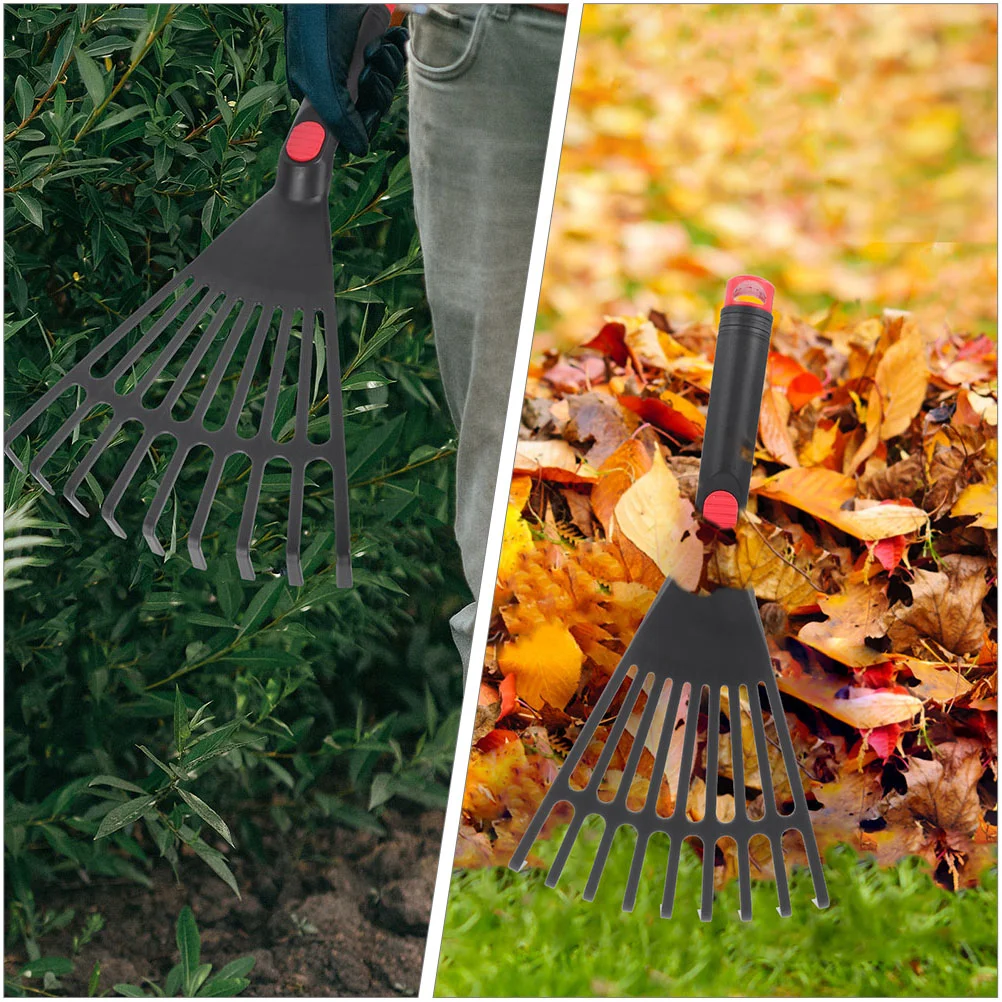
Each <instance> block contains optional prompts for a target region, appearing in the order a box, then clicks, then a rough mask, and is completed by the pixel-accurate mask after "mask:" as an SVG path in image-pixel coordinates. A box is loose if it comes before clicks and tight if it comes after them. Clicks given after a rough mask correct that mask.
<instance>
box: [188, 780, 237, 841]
mask: <svg viewBox="0 0 1002 1002" xmlns="http://www.w3.org/2000/svg"><path fill="white" fill-rule="evenodd" d="M177 792H178V794H179V795H180V797H181V799H182V800H183V801H184V802H185V803H186V804H187V805H188V806H189V807H190V808H191V809H192V810H193V811H194V812H195V813H196V814H197V815H198V816H199V817H200V818H201V819H202V820H203V821H204V822H205V823H206V824H207V825H209V826H210V827H211V828H213V829H214V830H215V831H216V832H218V833H219V834H220V835H222V836H223V838H224V839H226V841H227V842H229V843H230V845H233V844H234V843H233V836H232V835H231V834H230V829H229V826H228V825H227V824H226V822H225V821H224V820H223V819H222V818H221V817H220V816H219V815H218V814H217V813H216V812H215V811H214V810H213V809H212V808H211V807H210V806H209V805H208V804H207V803H206V802H205V801H204V800H202V799H201V798H200V797H196V796H195V794H194V793H192V792H191V791H190V790H186V789H184V787H181V786H179V787H178V788H177Z"/></svg>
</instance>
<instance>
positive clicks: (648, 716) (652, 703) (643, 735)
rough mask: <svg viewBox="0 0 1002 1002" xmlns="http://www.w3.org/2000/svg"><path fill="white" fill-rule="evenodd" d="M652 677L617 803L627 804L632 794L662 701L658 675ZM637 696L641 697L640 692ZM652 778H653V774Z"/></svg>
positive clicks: (617, 793) (617, 794)
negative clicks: (645, 747)
mask: <svg viewBox="0 0 1002 1002" xmlns="http://www.w3.org/2000/svg"><path fill="white" fill-rule="evenodd" d="M637 674H638V675H639V674H640V672H637ZM650 678H651V679H652V680H653V681H652V682H651V691H650V692H649V693H648V694H647V703H646V705H645V706H644V712H643V714H642V716H641V717H640V723H639V724H638V725H637V733H636V734H634V736H633V745H632V746H631V747H630V756H629V758H628V759H627V760H626V765H625V766H624V767H623V778H622V779H621V780H620V783H619V789H618V790H617V791H616V799H615V801H614V803H616V804H625V803H626V801H627V799H628V798H629V796H630V787H631V786H632V785H633V778H634V776H636V773H637V769H638V767H639V766H640V757H641V755H643V753H644V746H645V743H646V741H647V734H648V732H649V731H650V729H651V724H652V723H653V722H654V715H655V713H656V712H657V708H658V703H660V702H661V690H659V689H658V683H657V675H654V674H653V673H651V675H650ZM645 681H646V679H645ZM663 688H664V686H663V685H662V686H661V689H663ZM637 698H638V699H639V694H638V697H637ZM651 778H652V779H653V776H652V777H651Z"/></svg>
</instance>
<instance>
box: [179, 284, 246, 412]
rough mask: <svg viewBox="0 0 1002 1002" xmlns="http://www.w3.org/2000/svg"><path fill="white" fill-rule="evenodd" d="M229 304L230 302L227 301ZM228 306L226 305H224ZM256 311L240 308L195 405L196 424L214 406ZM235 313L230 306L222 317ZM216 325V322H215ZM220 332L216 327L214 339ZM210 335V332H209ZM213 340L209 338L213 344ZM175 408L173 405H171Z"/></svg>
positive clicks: (221, 312)
mask: <svg viewBox="0 0 1002 1002" xmlns="http://www.w3.org/2000/svg"><path fill="white" fill-rule="evenodd" d="M226 302H227V303H229V302H230V301H229V300H227V301H226ZM223 306H224V307H225V306H226V303H224V304H223ZM253 309H254V304H253V303H249V302H245V303H244V304H243V305H242V306H241V307H240V312H239V313H237V318H236V320H234V321H233V326H232V327H231V328H230V332H229V334H227V335H226V343H225V344H224V345H223V348H222V351H220V353H219V357H218V358H217V359H216V361H215V363H214V364H213V366H212V371H211V372H210V373H209V377H208V379H207V380H206V381H205V386H204V387H203V388H202V392H201V394H200V395H199V398H198V403H197V404H196V405H195V410H194V412H193V413H192V416H191V420H192V421H193V422H194V423H195V424H201V423H202V421H203V420H204V418H205V415H206V413H207V412H208V410H209V408H210V407H211V406H212V401H213V399H214V397H215V396H216V392H217V390H218V389H219V384H220V383H222V381H223V376H225V375H226V369H227V367H228V366H229V364H230V359H232V358H233V355H234V353H235V352H236V350H237V345H238V344H240V339H241V338H242V337H243V333H244V331H245V330H246V329H247V320H248V319H249V317H250V314H251V312H252V311H253ZM232 312H233V307H232V306H230V308H229V310H227V311H226V312H225V314H224V313H223V310H222V309H221V310H220V315H222V316H226V317H228V316H229V315H230V314H231V313H232ZM213 324H215V321H213ZM218 330H219V327H218V326H215V327H214V329H213V331H212V337H215V334H216V331H218ZM207 333H208V332H207ZM211 340H212V338H209V341H210V342H211ZM171 406H173V404H172V405H171Z"/></svg>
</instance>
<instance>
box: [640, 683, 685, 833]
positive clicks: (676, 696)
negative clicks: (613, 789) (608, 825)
mask: <svg viewBox="0 0 1002 1002" xmlns="http://www.w3.org/2000/svg"><path fill="white" fill-rule="evenodd" d="M668 685H670V686H671V695H670V696H669V697H668V710H667V712H666V713H665V722H664V726H663V727H662V728H661V739H660V740H659V741H658V751H657V755H655V757H654V769H653V770H652V771H651V785H650V788H649V789H648V791H647V801H646V803H645V804H644V813H645V814H652V813H654V814H656V813H657V803H658V796H659V795H660V793H661V781H662V780H663V779H664V774H665V766H666V765H667V764H668V753H669V751H670V750H671V741H672V738H673V737H674V736H675V717H676V715H677V714H678V705H679V702H680V701H681V699H682V689H683V688H684V687H685V685H684V683H682V682H676V681H675V680H674V679H669V680H668Z"/></svg>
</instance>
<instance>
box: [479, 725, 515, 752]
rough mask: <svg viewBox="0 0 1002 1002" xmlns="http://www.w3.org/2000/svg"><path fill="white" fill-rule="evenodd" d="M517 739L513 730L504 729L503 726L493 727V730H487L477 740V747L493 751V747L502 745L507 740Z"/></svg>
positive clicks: (484, 750)
mask: <svg viewBox="0 0 1002 1002" xmlns="http://www.w3.org/2000/svg"><path fill="white" fill-rule="evenodd" d="M517 740H518V735H517V734H516V733H515V732H514V731H508V730H505V729H504V728H503V727H495V728H494V730H493V731H489V732H488V733H487V734H485V735H484V736H483V737H482V738H481V739H480V740H479V741H478V742H477V747H478V748H479V749H480V750H481V751H482V752H489V751H494V749H495V748H501V747H503V746H504V745H506V744H508V742H509V741H517Z"/></svg>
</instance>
